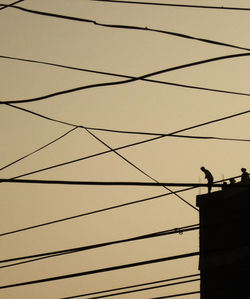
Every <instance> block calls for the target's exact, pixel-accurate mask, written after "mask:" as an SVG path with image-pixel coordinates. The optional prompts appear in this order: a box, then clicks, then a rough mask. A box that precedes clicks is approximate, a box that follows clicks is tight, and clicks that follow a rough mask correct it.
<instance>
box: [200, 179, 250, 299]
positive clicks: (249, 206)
mask: <svg viewBox="0 0 250 299" xmlns="http://www.w3.org/2000/svg"><path fill="white" fill-rule="evenodd" d="M247 185H248V186H249V187H246V186H247ZM247 185H246V186H245V187H244V186H243V185H241V184H240V183H238V184H235V185H233V186H230V185H228V186H227V187H225V188H223V189H222V190H221V191H217V192H212V193H210V194H202V195H198V196H197V201H196V205H197V206H198V207H199V209H200V262H199V269H200V273H201V286H200V289H201V299H230V298H235V299H236V298H237V299H247V298H250V284H249V282H250V184H247Z"/></svg>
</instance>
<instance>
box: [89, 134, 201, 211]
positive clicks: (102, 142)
mask: <svg viewBox="0 0 250 299" xmlns="http://www.w3.org/2000/svg"><path fill="white" fill-rule="evenodd" d="M85 130H86V131H87V132H88V133H89V134H90V135H91V136H92V137H94V138H95V139H96V140H98V141H99V142H100V143H101V144H103V145H104V146H106V147H107V148H109V149H110V150H111V151H112V152H113V153H115V154H116V155H117V156H118V157H120V158H121V159H122V160H124V161H125V162H127V163H128V164H129V165H131V166H132V167H133V168H135V169H137V170H138V171H139V172H140V173H142V174H143V175H145V176H146V177H147V178H149V179H150V180H152V181H154V182H155V183H159V181H157V180H156V179H155V178H153V177H152V176H150V175H149V174H148V173H146V172H145V171H144V170H142V169H141V168H139V167H138V166H136V165H135V164H134V163H132V162H131V161H130V160H128V159H127V158H125V157H124V156H123V155H121V154H120V153H119V152H117V151H116V150H114V149H113V148H111V147H110V146H109V145H108V144H107V143H105V142H104V141H103V140H101V139H100V138H99V137H97V136H96V135H95V134H93V133H92V132H91V131H90V130H88V129H85ZM163 187H164V188H165V189H167V190H168V191H170V192H172V194H173V195H175V196H177V197H178V198H179V199H180V200H181V201H183V202H184V203H186V204H187V205H189V206H190V207H191V208H193V209H194V210H196V211H198V212H199V209H197V208H196V207H195V206H193V205H192V204H190V203H189V202H188V201H186V200H185V199H184V198H183V197H181V196H180V195H179V194H175V192H174V191H172V190H171V189H169V188H168V187H167V186H166V185H165V186H163Z"/></svg>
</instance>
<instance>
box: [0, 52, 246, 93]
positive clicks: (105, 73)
mask: <svg viewBox="0 0 250 299" xmlns="http://www.w3.org/2000/svg"><path fill="white" fill-rule="evenodd" d="M249 50H250V49H249ZM0 58H4V59H11V60H17V61H23V62H30V63H37V64H43V65H49V66H54V67H59V68H64V69H70V70H75V71H82V72H89V73H94V74H100V75H108V76H114V77H119V78H127V79H134V78H136V77H134V76H129V75H124V74H117V73H111V72H103V71H97V70H91V69H86V68H80V67H73V66H69V65H62V64H57V63H52V62H45V61H39V60H33V59H25V58H19V57H12V56H5V55H0ZM141 80H142V81H145V82H151V83H157V84H163V85H170V86H175V87H181V88H188V89H195V90H203V91H209V92H217V93H225V94H233V95H238V96H248V97H249V96H250V94H249V93H244V92H238V91H230V90H222V89H215V88H208V87H202V86H195V85H187V84H180V83H175V82H167V81H161V80H153V79H147V78H145V79H141Z"/></svg>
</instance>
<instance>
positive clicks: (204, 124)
mask: <svg viewBox="0 0 250 299" xmlns="http://www.w3.org/2000/svg"><path fill="white" fill-rule="evenodd" d="M249 112H250V110H246V111H243V112H239V113H235V114H231V115H229V116H225V117H221V118H218V119H214V120H211V121H207V122H204V123H200V124H197V125H193V126H190V127H187V128H184V129H180V130H177V131H174V132H172V133H169V134H164V135H160V136H157V137H153V138H150V139H146V140H143V141H139V142H135V143H130V144H128V145H124V146H120V147H117V148H115V149H114V150H116V151H117V150H121V149H125V148H128V147H132V146H137V145H141V144H144V143H147V142H150V141H154V140H158V139H161V138H164V137H167V136H170V135H175V134H177V133H181V132H184V131H187V130H191V129H194V128H199V127H202V126H206V125H208V124H212V123H215V122H220V121H223V120H226V119H230V118H234V117H238V116H241V115H244V114H247V113H249ZM110 152H112V151H111V150H106V151H103V152H100V153H97V154H92V155H89V156H85V157H81V158H78V159H74V160H70V161H67V162H63V163H60V164H55V165H52V166H49V167H45V168H42V169H38V170H34V171H31V172H28V173H24V174H20V175H18V176H15V177H13V178H12V179H17V178H21V177H24V176H28V175H31V174H35V173H38V172H42V171H46V170H50V169H53V168H57V167H61V166H65V165H68V164H72V163H76V162H79V161H83V160H86V159H89V158H93V157H97V156H100V155H103V154H107V153H110Z"/></svg>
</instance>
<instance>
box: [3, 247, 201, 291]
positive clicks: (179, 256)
mask: <svg viewBox="0 0 250 299" xmlns="http://www.w3.org/2000/svg"><path fill="white" fill-rule="evenodd" d="M197 255H199V251H194V252H189V253H185V254H179V255H175V256H168V257H162V258H157V259H151V260H146V261H140V262H135V263H130V264H123V265H118V266H113V267H107V268H100V269H95V270H89V271H83V272H77V273H71V274H66V275H60V276H54V277H48V278H42V279H37V280H30V281H25V282H19V283H14V284H9V285H2V286H0V289H7V288H13V287H19V286H24V285H32V284H38V283H44V282H50V281H56V280H62V279H69V278H74V277H80V276H86V275H93V274H97V273H104V272H110V271H116V270H122V269H128V268H134V267H139V266H145V265H150V264H155V263H161V262H167V261H173V260H177V259H184V258H190V257H195V256H197Z"/></svg>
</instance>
